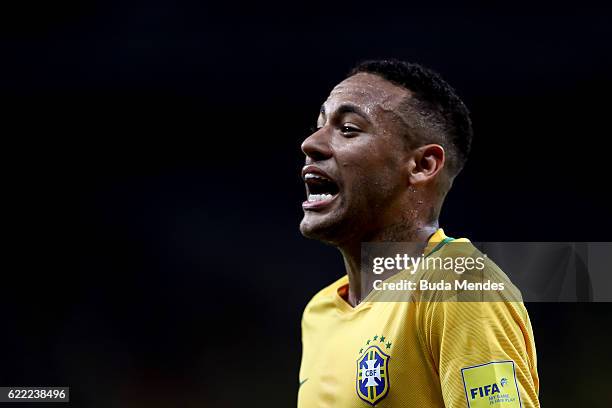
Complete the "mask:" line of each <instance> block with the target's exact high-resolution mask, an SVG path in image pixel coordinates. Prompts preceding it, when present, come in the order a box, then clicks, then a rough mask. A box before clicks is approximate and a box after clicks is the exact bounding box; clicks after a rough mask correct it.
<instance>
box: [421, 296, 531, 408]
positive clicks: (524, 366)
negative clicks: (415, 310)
mask: <svg viewBox="0 0 612 408" xmlns="http://www.w3.org/2000/svg"><path fill="white" fill-rule="evenodd" d="M425 310H426V312H425V316H424V318H425V322H424V328H425V333H424V336H425V338H424V341H425V343H426V347H428V349H429V353H430V355H431V356H432V359H433V361H434V364H435V366H436V369H437V370H438V374H439V377H440V386H441V389H442V396H443V399H444V403H445V406H446V407H449V408H459V407H461V408H464V407H469V408H480V407H491V406H494V407H496V408H515V407H516V408H532V407H539V406H540V404H539V401H538V391H539V382H538V375H537V362H536V354H535V344H534V340H533V332H532V329H531V323H530V322H529V316H528V314H527V310H526V309H525V307H524V305H523V304H522V303H520V302H518V303H514V302H513V303H510V302H451V301H446V302H432V303H430V304H429V305H428V307H427V308H426V309H425Z"/></svg>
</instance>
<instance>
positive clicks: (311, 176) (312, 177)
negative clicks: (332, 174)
mask: <svg viewBox="0 0 612 408" xmlns="http://www.w3.org/2000/svg"><path fill="white" fill-rule="evenodd" d="M304 179H305V180H308V179H321V180H326V178H325V177H322V176H319V175H317V174H314V173H306V174H305V175H304Z"/></svg>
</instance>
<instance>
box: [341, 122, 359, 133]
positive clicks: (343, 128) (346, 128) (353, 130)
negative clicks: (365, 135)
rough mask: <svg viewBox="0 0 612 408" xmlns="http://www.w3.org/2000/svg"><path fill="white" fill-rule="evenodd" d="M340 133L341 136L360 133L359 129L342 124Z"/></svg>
mask: <svg viewBox="0 0 612 408" xmlns="http://www.w3.org/2000/svg"><path fill="white" fill-rule="evenodd" d="M340 132H342V133H343V134H350V133H357V132H361V129H359V128H357V127H355V126H352V125H350V124H344V125H342V126H340Z"/></svg>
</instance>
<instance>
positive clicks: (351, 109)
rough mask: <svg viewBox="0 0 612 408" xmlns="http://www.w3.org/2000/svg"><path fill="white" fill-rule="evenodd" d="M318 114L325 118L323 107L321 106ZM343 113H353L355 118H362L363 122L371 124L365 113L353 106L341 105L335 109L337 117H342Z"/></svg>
mask: <svg viewBox="0 0 612 408" xmlns="http://www.w3.org/2000/svg"><path fill="white" fill-rule="evenodd" d="M320 113H321V114H322V115H324V116H327V113H326V112H325V105H321V110H320ZM345 113H354V114H356V115H357V116H361V118H363V120H365V121H366V122H368V123H371V121H370V119H369V118H368V115H366V113H365V112H364V111H363V110H361V108H359V107H358V106H355V105H353V104H350V103H343V104H342V105H340V106H339V107H338V109H336V114H337V115H343V114H345Z"/></svg>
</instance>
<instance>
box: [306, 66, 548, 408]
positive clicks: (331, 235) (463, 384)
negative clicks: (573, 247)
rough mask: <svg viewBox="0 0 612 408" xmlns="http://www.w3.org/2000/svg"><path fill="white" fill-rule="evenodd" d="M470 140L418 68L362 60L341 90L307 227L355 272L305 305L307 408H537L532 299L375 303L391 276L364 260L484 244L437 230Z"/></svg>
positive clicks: (444, 94) (328, 123)
mask: <svg viewBox="0 0 612 408" xmlns="http://www.w3.org/2000/svg"><path fill="white" fill-rule="evenodd" d="M471 139H472V126H471V120H470V117H469V112H468V110H467V108H466V107H465V105H464V104H463V102H462V101H461V100H460V99H459V97H458V96H457V95H456V93H455V91H454V90H453V89H452V88H451V87H450V86H449V85H448V84H447V83H446V82H445V81H444V80H442V79H441V78H440V76H439V75H438V74H436V73H434V72H432V71H431V70H429V69H427V68H424V67H422V66H420V65H418V64H412V63H405V62H401V61H386V60H384V61H368V62H364V63H362V64H359V65H358V66H357V67H356V68H354V69H353V70H352V71H351V73H350V75H349V76H348V77H347V78H346V79H345V80H344V81H342V82H341V83H340V84H338V85H337V86H336V87H335V88H334V89H333V90H332V91H331V93H330V95H329V96H328V98H327V100H326V101H325V103H324V104H323V106H322V107H321V111H320V113H319V118H318V122H317V128H316V130H315V131H314V133H312V134H311V135H310V136H309V137H308V138H307V139H306V140H305V141H304V142H303V144H302V150H303V152H304V154H305V155H306V163H305V166H304V168H303V170H302V177H303V179H304V182H305V184H306V194H307V199H306V201H304V203H303V204H302V207H303V210H304V218H303V219H302V222H301V224H300V230H301V232H302V234H303V235H304V236H306V237H309V238H313V239H317V240H320V241H322V242H325V243H327V244H331V245H333V246H335V247H336V248H338V250H339V251H340V253H341V254H342V256H343V258H344V265H345V269H346V275H345V276H343V277H342V278H340V279H339V280H338V281H336V282H334V283H332V284H331V285H329V286H328V287H326V288H324V289H323V290H321V291H320V292H319V293H317V294H316V295H315V296H314V297H313V298H312V300H311V301H310V302H309V303H308V305H307V306H306V308H305V311H304V314H303V318H302V345H303V352H302V362H301V367H300V374H299V376H300V379H299V380H300V388H299V392H298V407H300V408H310V407H339V408H349V407H367V406H377V407H393V408H400V407H452V408H456V407H471V408H474V407H485V406H486V407H495V408H513V407H521V408H523V407H538V406H539V402H538V388H539V383H538V375H537V367H536V352H535V345H534V337H533V332H532V329H531V324H530V321H529V317H528V314H527V311H526V309H525V307H524V305H523V303H522V302H521V301H520V299H519V300H517V299H513V298H507V299H506V298H504V296H502V295H500V296H499V297H498V298H497V299H496V300H498V301H469V302H461V301H452V299H448V298H444V297H436V295H435V291H434V292H433V293H434V295H430V296H428V297H425V298H423V297H421V298H419V297H418V296H413V297H410V298H409V299H406V300H405V301H394V302H388V301H377V299H376V296H379V295H380V292H377V291H374V290H373V288H374V286H375V284H374V281H375V280H377V279H380V276H377V275H375V274H372V273H369V272H367V268H361V265H360V260H361V251H362V243H364V242H410V243H415V244H416V245H420V247H419V249H420V251H418V252H422V256H423V257H429V258H427V259H430V258H432V259H433V258H436V257H444V258H451V259H456V258H457V257H459V256H460V255H461V254H463V253H465V248H466V246H467V247H472V248H473V246H472V244H471V243H470V242H469V240H467V239H456V240H454V239H453V238H450V237H447V236H446V235H445V233H444V231H443V230H442V229H440V228H439V225H438V218H439V214H440V211H441V208H442V204H443V201H444V198H445V196H446V194H447V193H448V191H449V189H450V188H451V186H452V183H453V180H454V178H455V177H456V176H457V174H458V173H459V172H460V170H461V169H462V167H463V165H464V164H465V162H466V159H467V156H468V153H469V150H470V145H471ZM412 255H414V254H412ZM484 265H485V268H484V271H483V274H484V276H485V277H489V278H491V279H494V280H497V281H502V282H505V283H506V285H507V286H511V285H512V284H511V283H510V282H509V281H508V280H507V277H506V275H505V274H504V273H503V272H502V271H501V270H499V268H498V267H497V266H496V265H495V264H494V263H493V262H491V261H490V260H488V259H487V260H486V262H485V264H484ZM401 273H404V272H402V271H399V272H394V273H393V274H390V275H389V274H387V275H381V276H383V277H384V279H385V282H388V281H392V280H393V279H394V278H395V279H397V277H398V276H400V274H401ZM421 276H425V275H421ZM417 292H418V290H417V291H415V293H417ZM430 293H431V292H430Z"/></svg>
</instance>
